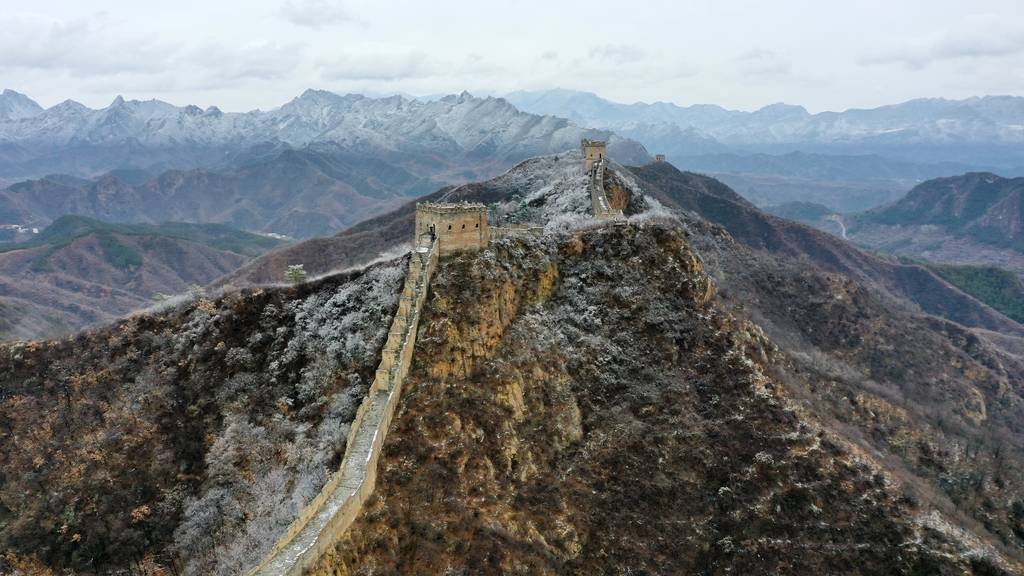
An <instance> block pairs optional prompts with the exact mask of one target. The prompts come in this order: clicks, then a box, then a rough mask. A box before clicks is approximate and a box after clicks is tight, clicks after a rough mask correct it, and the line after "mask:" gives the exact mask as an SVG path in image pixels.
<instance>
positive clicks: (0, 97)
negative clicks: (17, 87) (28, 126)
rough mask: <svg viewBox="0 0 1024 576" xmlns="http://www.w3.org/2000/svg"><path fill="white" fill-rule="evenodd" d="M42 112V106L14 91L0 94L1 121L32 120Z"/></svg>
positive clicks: (5, 91)
mask: <svg viewBox="0 0 1024 576" xmlns="http://www.w3.org/2000/svg"><path fill="white" fill-rule="evenodd" d="M42 111H43V107H42V106H40V105H39V104H37V103H36V102H35V100H32V99H31V98H29V97H28V96H25V95H24V94H20V93H18V92H15V91H14V90H4V91H3V92H0V121H3V120H21V119H22V118H31V117H32V116H36V115H38V114H39V113H41V112H42Z"/></svg>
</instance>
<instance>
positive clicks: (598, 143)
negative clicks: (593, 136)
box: [580, 138, 608, 174]
mask: <svg viewBox="0 0 1024 576" xmlns="http://www.w3.org/2000/svg"><path fill="white" fill-rule="evenodd" d="M580 147H582V148H583V173H584V174H589V173H590V169H591V168H593V166H594V164H595V163H596V162H598V161H600V160H602V159H604V158H605V156H607V151H606V149H607V147H608V145H607V143H605V142H604V141H603V140H587V139H586V138H584V139H583V141H582V142H580Z"/></svg>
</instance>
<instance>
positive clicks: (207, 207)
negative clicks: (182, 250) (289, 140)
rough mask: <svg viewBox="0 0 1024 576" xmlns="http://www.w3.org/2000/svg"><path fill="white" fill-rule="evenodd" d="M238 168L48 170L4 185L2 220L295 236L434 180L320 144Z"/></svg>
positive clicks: (372, 209)
mask: <svg viewBox="0 0 1024 576" xmlns="http://www.w3.org/2000/svg"><path fill="white" fill-rule="evenodd" d="M235 163H236V164H237V166H236V167H234V168H225V169H220V170H213V169H192V170H168V171H166V172H163V173H162V174H158V175H151V174H149V173H148V172H146V171H141V170H118V171H114V172H108V173H107V174H104V175H102V176H100V177H97V178H93V179H83V178H77V177H72V176H66V175H51V176H46V177H44V178H40V179H37V180H27V181H24V182H19V183H17V184H14V185H12V186H10V187H8V188H6V189H3V190H0V223H17V224H22V225H30V226H38V227H42V226H45V225H46V224H48V223H49V222H52V221H54V220H56V219H57V218H59V217H61V216H62V215H65V214H80V215H85V216H91V217H93V218H99V219H102V220H106V221H111V222H150V223H157V222H163V221H165V220H177V221H183V222H200V223H206V222H220V223H227V224H230V225H232V226H235V227H237V228H241V229H245V230H251V231H261V232H274V233H278V234H284V235H287V236H293V237H297V238H308V237H311V236H317V235H325V234H331V233H334V232H337V231H339V230H341V229H343V228H345V227H347V226H350V225H351V224H354V223H355V222H358V221H359V220H362V219H363V218H366V217H368V216H371V215H373V214H376V213H379V212H381V211H385V210H387V209H388V208H390V207H393V206H396V205H398V204H399V203H401V202H404V201H406V200H408V199H409V198H410V197H413V196H417V195H420V194H424V193H427V192H429V191H431V190H434V189H436V188H437V187H438V186H439V184H438V183H436V182H433V181H431V180H429V179H427V178H421V177H418V176H416V175H414V174H412V173H410V172H409V171H408V170H406V169H405V168H404V167H403V166H402V165H401V163H400V162H397V161H396V162H389V161H388V160H387V159H382V158H378V157H375V156H369V155H364V154H358V153H353V152H349V151H347V150H345V149H343V148H341V147H340V146H338V145H336V144H333V143H329V142H325V143H316V144H311V145H309V146H306V147H304V148H301V149H293V148H291V147H290V146H288V145H286V144H278V145H274V146H266V147H264V148H254V149H250V150H248V151H246V152H245V153H244V154H241V155H239V156H238V157H237V158H236V160H235Z"/></svg>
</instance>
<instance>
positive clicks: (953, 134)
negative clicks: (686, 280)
mask: <svg viewBox="0 0 1024 576" xmlns="http://www.w3.org/2000/svg"><path fill="white" fill-rule="evenodd" d="M507 98H508V100H509V101H510V102H512V103H513V104H515V105H516V106H518V107H519V108H521V109H522V110H525V111H528V112H534V113H544V114H557V115H559V116H564V117H566V118H569V119H571V120H575V121H577V122H579V123H581V124H583V125H585V126H594V127H604V128H609V129H613V130H617V131H618V130H620V129H622V128H624V127H629V126H636V125H645V124H646V125H654V126H657V125H659V124H665V123H668V124H674V125H676V126H678V127H680V128H682V129H688V128H693V129H695V130H697V131H698V132H699V134H701V135H703V136H704V137H706V138H713V139H714V140H716V141H718V142H720V143H721V144H724V145H728V146H735V147H738V148H746V149H756V148H759V147H766V149H771V148H772V147H781V148H786V147H789V148H791V149H801V148H802V149H804V150H805V151H816V150H815V149H817V148H828V147H833V148H834V149H835V150H833V151H836V150H842V149H847V150H848V151H853V150H856V149H858V148H859V149H861V150H862V152H868V151H870V149H871V148H872V147H875V146H877V147H878V151H882V150H886V151H890V150H892V149H893V147H894V146H904V147H906V150H905V153H904V154H900V155H899V156H902V157H915V156H917V154H916V153H915V152H913V150H914V147H915V146H923V147H933V148H934V149H942V148H944V147H949V149H951V150H954V149H957V147H964V148H965V150H966V149H967V148H969V147H972V146H981V147H993V148H999V147H1006V149H1005V150H1004V151H1003V152H1004V156H1006V158H1014V159H1016V162H1017V163H1019V162H1020V160H1021V159H1022V158H1024V156H1022V155H1024V152H1022V151H1020V150H1019V149H1018V150H1014V149H1013V147H1019V146H1020V145H1021V144H1024V98H1022V97H1014V96H985V97H980V98H968V99H966V100H946V99H941V98H928V99H919V100H911V101H908V102H904V103H901V104H894V105H890V106H881V107H879V108H873V109H850V110H846V111H844V112H821V113H818V114H811V113H809V112H808V111H807V110H805V109H804V108H803V107H801V106H792V105H788V104H772V105H770V106H765V107H764V108H761V109H759V110H756V111H754V112H741V111H736V110H726V109H724V108H721V107H719V106H713V105H694V106H686V107H682V106H677V105H675V104H670V103H664V102H656V103H653V104H645V103H635V104H618V103H614V102H610V101H607V100H604V99H602V98H600V97H598V96H596V95H594V94H591V93H580V92H572V91H566V90H552V91H543V92H513V93H511V94H509V95H508V96H507ZM634 136H637V134H634ZM639 140H640V141H641V142H643V141H644V138H639ZM794 146H795V147H796V148H793V147H794ZM975 151H977V150H975ZM666 153H670V154H680V151H679V150H666ZM682 155H692V153H691V154H682ZM1006 158H991V159H989V160H988V162H991V163H996V162H1001V161H1003V160H1006ZM939 159H943V158H939ZM952 160H959V161H970V162H975V161H977V159H975V158H973V157H972V158H970V159H967V158H953V159H952Z"/></svg>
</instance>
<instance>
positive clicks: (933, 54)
mask: <svg viewBox="0 0 1024 576" xmlns="http://www.w3.org/2000/svg"><path fill="white" fill-rule="evenodd" d="M1020 55H1024V27H1022V26H1021V25H1020V24H1019V23H1018V22H1006V21H1005V20H1003V19H1000V18H997V17H995V16H982V17H976V18H972V19H968V20H967V21H966V22H964V23H962V25H961V26H960V27H959V28H957V29H955V30H949V31H947V32H945V33H944V34H941V35H938V36H931V37H928V38H922V39H918V40H916V41H912V42H907V43H904V44H902V45H900V46H897V47H895V48H892V49H888V50H883V51H879V52H877V53H874V54H870V55H868V56H865V57H863V58H861V59H860V60H859V63H860V64H862V65H869V66H870V65H878V64H904V65H905V66H907V67H909V68H913V69H918V70H920V69H923V68H926V67H928V66H930V65H932V64H934V63H937V62H942V61H949V60H961V61H969V60H978V59H991V58H1002V57H1007V56H1020Z"/></svg>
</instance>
